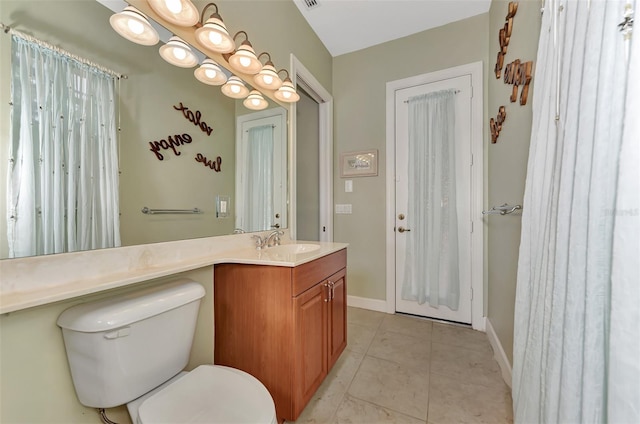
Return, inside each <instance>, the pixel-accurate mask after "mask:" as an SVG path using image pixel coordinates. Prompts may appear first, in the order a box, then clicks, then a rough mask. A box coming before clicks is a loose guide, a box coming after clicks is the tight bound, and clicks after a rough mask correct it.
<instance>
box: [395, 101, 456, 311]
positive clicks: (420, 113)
mask: <svg viewBox="0 0 640 424" xmlns="http://www.w3.org/2000/svg"><path fill="white" fill-rule="evenodd" d="M455 174H456V168H455V92H454V91H453V90H443V91H438V92H434V93H428V94H423V95H420V96H415V97H412V98H410V99H409V169H408V176H409V189H408V190H409V191H408V197H409V205H408V214H407V219H408V220H410V221H407V222H408V224H410V226H411V227H412V228H411V233H409V234H408V236H407V248H406V251H407V258H406V268H405V274H404V275H405V278H404V281H403V283H402V298H403V299H405V300H414V301H417V302H418V303H419V304H424V303H426V302H429V305H430V306H432V307H434V308H437V307H438V305H446V306H448V307H449V308H450V309H452V310H454V311H456V310H458V304H459V298H460V277H459V271H458V270H459V265H458V218H457V208H456V189H455V187H456V181H455Z"/></svg>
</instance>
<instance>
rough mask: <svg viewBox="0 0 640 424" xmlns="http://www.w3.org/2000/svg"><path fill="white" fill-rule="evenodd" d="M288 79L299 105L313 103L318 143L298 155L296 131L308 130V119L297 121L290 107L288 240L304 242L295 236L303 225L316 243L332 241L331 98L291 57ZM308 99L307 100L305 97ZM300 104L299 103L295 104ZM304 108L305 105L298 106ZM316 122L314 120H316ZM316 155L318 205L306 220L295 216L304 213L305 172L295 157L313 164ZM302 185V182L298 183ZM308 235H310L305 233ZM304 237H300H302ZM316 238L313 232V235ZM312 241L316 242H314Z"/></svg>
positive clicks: (295, 108)
mask: <svg viewBox="0 0 640 424" xmlns="http://www.w3.org/2000/svg"><path fill="white" fill-rule="evenodd" d="M291 75H292V80H293V84H294V85H295V86H296V87H297V90H299V92H300V95H301V102H304V101H305V100H308V98H310V99H311V100H308V101H309V102H312V103H315V104H316V105H317V109H315V106H314V107H313V109H314V110H315V112H312V113H316V112H317V117H316V116H314V117H313V119H312V121H313V122H314V124H311V125H317V135H318V142H317V148H316V147H315V146H314V145H315V142H314V143H311V145H312V147H311V150H312V152H310V153H301V152H299V151H298V150H299V149H301V148H305V149H306V148H307V147H304V145H305V142H304V141H302V140H300V141H299V140H298V127H307V126H308V125H307V123H306V122H305V121H304V119H305V116H309V114H308V113H305V115H301V116H300V121H298V113H297V108H298V107H299V105H298V104H296V103H293V104H292V105H291V116H292V119H293V122H292V125H291V126H290V127H291V132H292V133H291V134H290V138H291V141H292V143H291V149H290V152H291V157H290V163H294V164H296V166H292V167H291V168H292V169H291V171H290V172H291V173H290V175H289V178H290V190H291V194H292V195H291V198H292V201H291V205H290V207H289V210H290V221H291V225H290V229H291V230H290V232H291V237H292V238H294V239H296V240H303V238H302V237H300V236H299V235H298V228H299V227H301V226H302V225H304V226H305V227H307V226H309V227H313V226H315V228H316V230H317V234H318V238H317V240H319V241H328V242H331V241H333V97H332V96H331V94H329V92H328V91H327V90H326V89H325V88H324V87H323V86H322V84H320V82H319V81H318V80H317V79H316V78H315V77H314V76H313V74H312V73H311V72H310V71H309V70H308V69H307V68H306V67H305V66H304V65H303V64H302V63H301V62H300V61H299V60H298V59H297V58H296V57H295V56H294V55H293V54H292V55H291ZM305 96H308V98H307V99H305V98H304V97H305ZM298 103H300V102H298ZM300 106H301V107H304V104H301V105H300ZM316 118H317V119H316ZM313 154H316V155H317V159H316V161H317V162H316V163H317V165H318V173H317V175H318V182H317V184H318V203H317V205H318V206H317V213H314V214H313V215H312V216H307V215H306V214H305V213H304V212H302V213H298V209H301V210H303V209H304V208H303V207H302V200H301V199H300V200H299V199H298V188H297V185H298V180H299V178H300V175H301V174H302V173H304V172H306V170H305V169H300V168H299V166H303V165H299V164H298V156H307V159H306V160H307V161H309V160H313V159H312V157H313V156H312V155H313ZM300 181H301V182H302V181H303V179H301V180H300ZM307 234H310V233H307ZM304 235H305V234H304V233H303V234H302V236H303V237H304ZM312 236H313V237H315V231H314V232H313V235H312ZM314 240H315V238H314Z"/></svg>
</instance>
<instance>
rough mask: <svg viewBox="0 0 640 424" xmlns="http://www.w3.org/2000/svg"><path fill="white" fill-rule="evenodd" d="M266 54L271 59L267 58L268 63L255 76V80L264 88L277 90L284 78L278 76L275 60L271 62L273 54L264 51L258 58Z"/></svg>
mask: <svg viewBox="0 0 640 424" xmlns="http://www.w3.org/2000/svg"><path fill="white" fill-rule="evenodd" d="M265 54H266V55H267V56H268V57H269V60H267V63H265V65H264V66H263V67H262V70H261V71H260V72H259V73H258V74H257V75H255V76H254V77H253V81H254V82H255V83H256V85H257V86H258V87H260V88H262V89H265V90H277V89H278V88H280V86H281V85H282V80H281V79H280V77H279V76H278V73H277V72H276V68H275V67H274V66H273V62H271V55H270V54H269V53H267V52H262V53H260V54H259V55H258V60H260V57H262V55H265Z"/></svg>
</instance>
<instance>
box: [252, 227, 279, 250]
mask: <svg viewBox="0 0 640 424" xmlns="http://www.w3.org/2000/svg"><path fill="white" fill-rule="evenodd" d="M282 235H284V231H280V230H275V231H272V232H271V233H269V235H267V236H264V238H263V237H260V236H258V235H255V236H251V238H252V239H254V240H255V241H256V250H262V249H265V248H267V247H273V246H279V245H280V236H282Z"/></svg>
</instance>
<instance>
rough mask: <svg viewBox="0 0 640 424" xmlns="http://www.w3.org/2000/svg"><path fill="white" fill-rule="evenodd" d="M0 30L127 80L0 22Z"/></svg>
mask: <svg viewBox="0 0 640 424" xmlns="http://www.w3.org/2000/svg"><path fill="white" fill-rule="evenodd" d="M0 28H2V31H3V32H4V33H5V34H8V33H11V34H12V35H15V36H17V37H20V38H22V39H23V40H26V41H30V42H32V43H35V44H38V45H39V46H42V47H45V48H47V49H49V50H53V51H54V52H56V53H60V54H61V55H63V56H67V57H69V58H71V59H74V60H76V61H78V62H80V63H83V64H85V65H89V66H93V67H94V68H96V69H99V70H100V71H102V72H104V73H107V74H109V75H111V76H113V77H116V78H118V79H127V78H128V77H127V76H126V75H124V74H121V73H120V72H116V71H113V70H111V69H109V68H107V67H104V66H102V65H100V64H97V63H95V62H92V61H90V60H89V59H85V58H83V57H80V56H78V55H75V54H73V53H71V52H69V51H67V50H64V49H61V48H60V47H58V46H54V45H53V44H51V43H48V42H46V41H43V40H40V39H38V38H35V37H33V36H31V35H28V34H25V33H23V32H20V31H18V30H16V29H14V28H11V27H10V26H8V25H5V24H4V23H2V22H0Z"/></svg>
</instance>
